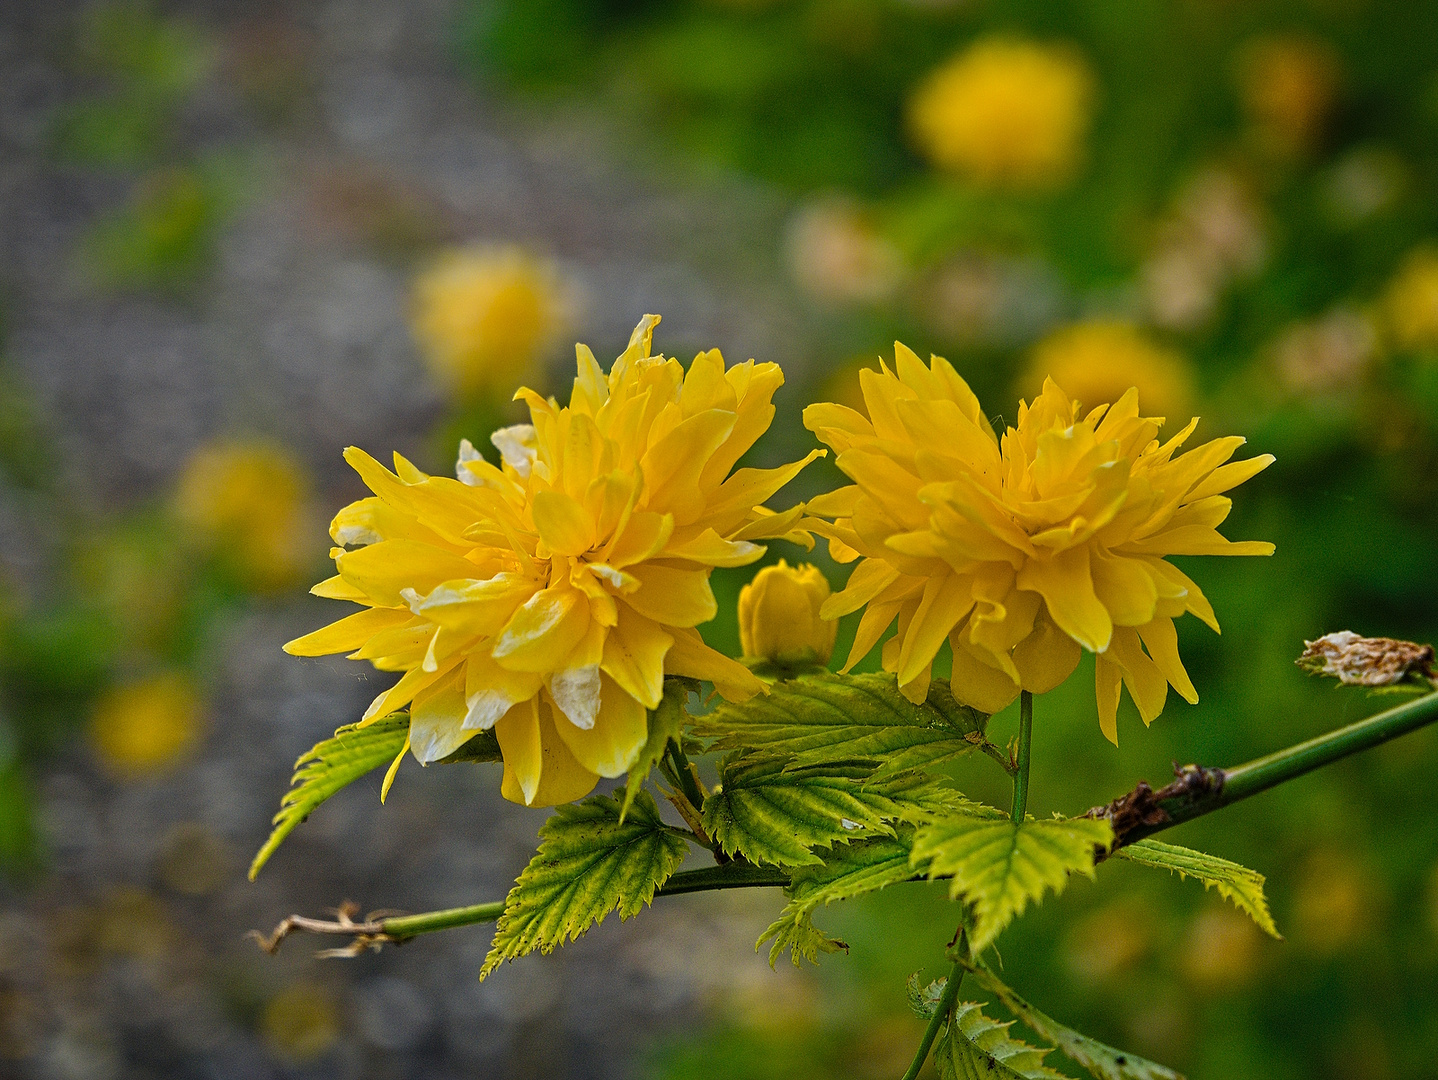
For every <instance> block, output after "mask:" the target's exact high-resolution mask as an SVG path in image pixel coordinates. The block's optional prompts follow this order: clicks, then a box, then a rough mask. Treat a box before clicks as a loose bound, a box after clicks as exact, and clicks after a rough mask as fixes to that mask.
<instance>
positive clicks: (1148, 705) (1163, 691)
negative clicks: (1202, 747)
mask: <svg viewBox="0 0 1438 1080" xmlns="http://www.w3.org/2000/svg"><path fill="white" fill-rule="evenodd" d="M1109 652H1110V654H1111V655H1112V657H1113V660H1114V661H1115V662H1116V663H1117V664H1118V665H1119V666H1120V667H1121V668H1122V669H1123V682H1124V685H1125V686H1127V687H1128V692H1129V693H1130V694H1131V695H1133V701H1134V704H1135V705H1137V706H1138V714H1139V716H1140V717H1142V718H1143V722H1144V724H1151V723H1153V722H1154V720H1155V719H1156V718H1157V717H1158V715H1159V713H1161V712H1163V706H1164V703H1165V702H1166V701H1167V700H1168V680H1167V679H1165V678H1164V677H1163V672H1161V671H1159V669H1158V665H1157V664H1155V663H1154V662H1153V660H1151V659H1150V658H1149V656H1148V654H1147V653H1145V652H1144V651H1143V647H1142V646H1141V645H1140V644H1139V638H1138V631H1136V630H1134V629H1133V628H1132V627H1128V626H1120V627H1119V628H1118V629H1116V630H1115V631H1114V635H1113V641H1112V643H1111V644H1110V647H1109Z"/></svg>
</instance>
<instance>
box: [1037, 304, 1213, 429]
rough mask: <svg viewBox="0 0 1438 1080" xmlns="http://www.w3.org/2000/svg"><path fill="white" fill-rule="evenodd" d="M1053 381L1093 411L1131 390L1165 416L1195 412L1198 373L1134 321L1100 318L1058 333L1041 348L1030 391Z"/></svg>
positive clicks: (1177, 354)
mask: <svg viewBox="0 0 1438 1080" xmlns="http://www.w3.org/2000/svg"><path fill="white" fill-rule="evenodd" d="M1046 377H1051V378H1052V379H1053V380H1054V382H1056V383H1058V384H1059V385H1060V386H1062V387H1063V388H1064V389H1065V390H1067V391H1068V392H1069V393H1070V394H1072V395H1073V396H1074V398H1075V399H1076V400H1078V401H1079V402H1081V403H1082V404H1083V405H1085V406H1087V407H1088V408H1093V407H1094V406H1095V405H1105V404H1109V403H1111V402H1115V401H1117V400H1118V399H1119V398H1121V397H1123V395H1124V394H1125V393H1126V392H1127V391H1128V390H1129V388H1130V387H1132V388H1133V389H1135V390H1137V391H1138V396H1139V400H1140V401H1142V402H1143V403H1144V405H1145V407H1147V408H1150V409H1152V410H1153V411H1154V412H1157V413H1161V414H1163V415H1164V416H1177V415H1181V414H1183V413H1186V412H1189V411H1190V410H1191V409H1192V408H1193V370H1192V369H1191V368H1190V367H1189V365H1188V362H1187V361H1186V360H1185V359H1184V358H1183V356H1181V355H1180V354H1179V353H1177V352H1175V351H1173V350H1172V349H1167V348H1164V347H1163V346H1162V345H1159V344H1158V343H1157V342H1155V341H1154V340H1153V339H1152V338H1150V337H1148V336H1147V335H1146V334H1145V333H1143V331H1141V330H1140V329H1139V328H1138V327H1137V326H1135V325H1134V324H1133V323H1129V322H1123V321H1120V320H1103V319H1095V320H1091V321H1088V322H1080V323H1074V324H1072V325H1070V326H1065V327H1062V328H1060V329H1058V330H1055V331H1053V332H1052V333H1050V334H1049V335H1048V336H1047V337H1045V338H1044V339H1043V340H1042V341H1040V342H1039V343H1038V344H1037V345H1036V346H1034V350H1033V354H1032V356H1031V358H1030V361H1029V369H1028V375H1027V376H1026V377H1025V384H1026V385H1025V391H1026V392H1030V393H1033V392H1037V391H1038V390H1039V388H1040V387H1042V386H1043V383H1044V379H1045V378H1046Z"/></svg>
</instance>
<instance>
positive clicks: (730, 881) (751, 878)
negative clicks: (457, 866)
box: [377, 862, 789, 938]
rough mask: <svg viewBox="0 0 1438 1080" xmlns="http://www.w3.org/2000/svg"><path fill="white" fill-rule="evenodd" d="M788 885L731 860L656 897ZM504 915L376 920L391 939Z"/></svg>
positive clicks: (676, 878)
mask: <svg viewBox="0 0 1438 1080" xmlns="http://www.w3.org/2000/svg"><path fill="white" fill-rule="evenodd" d="M788 884H789V875H788V874H786V873H784V872H782V871H780V870H775V869H772V868H770V867H765V866H754V865H753V864H751V863H741V862H731V863H725V864H724V865H723V866H706V867H703V868H702V869H699V870H682V871H680V872H679V873H677V874H675V875H673V876H672V877H671V878H670V879H669V880H668V881H666V882H665V883H664V885H663V886H661V887H660V888H659V889H657V890H655V895H656V896H681V895H683V894H684V893H693V892H709V891H711V890H714V889H752V888H763V887H765V886H774V887H779V886H784V885H788ZM503 914H504V901H503V900H496V901H493V902H491V903H488V904H472V905H471V906H469V907H460V908H448V909H446V910H444V911H426V912H425V913H424V914H422V915H396V916H392V917H390V918H388V919H380V920H377V921H378V925H379V929H380V931H381V932H382V933H385V934H388V935H389V936H390V937H392V938H409V937H414V936H415V935H416V934H428V933H431V932H432V931H435V930H452V929H454V928H455V927H457V926H472V925H474V924H476V923H487V922H494V921H495V920H496V919H498V918H499V917H500V916H501V915H503Z"/></svg>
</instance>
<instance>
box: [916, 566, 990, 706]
mask: <svg viewBox="0 0 1438 1080" xmlns="http://www.w3.org/2000/svg"><path fill="white" fill-rule="evenodd" d="M973 606H974V594H973V579H972V578H969V577H960V576H958V575H956V574H947V575H945V576H944V577H941V578H930V579H929V581H928V583H927V584H925V586H924V595H923V598H922V599H921V600H920V601H919V608H918V610H917V611H916V612H915V613H914V618H913V621H912V622H910V623H909V629H908V633H907V634H905V635H904V644H903V647H902V648H901V650H900V652H899V668H898V672H897V674H898V676H899V685H900V686H902V685H903V684H905V683H908V682H912V681H913V680H914V679H915V678H917V676H918V674H919V672H920V671H922V670H925V669H927V668H929V667H930V666H931V665H932V664H933V662H934V657H935V656H936V655H937V654H938V651H939V649H940V648H942V647H943V644H944V641H945V639H947V638H948V636H949V632H950V631H951V630H953V628H954V626H955V625H956V624H957V623H958V621H959V620H960V619H962V618H963V617H964V616H965V615H966V614H967V613H968V611H969V609H970V608H972V607H973Z"/></svg>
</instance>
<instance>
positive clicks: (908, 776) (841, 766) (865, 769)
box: [704, 756, 963, 866]
mask: <svg viewBox="0 0 1438 1080" xmlns="http://www.w3.org/2000/svg"><path fill="white" fill-rule="evenodd" d="M788 763H789V759H788V758H783V757H764V756H750V757H744V758H731V759H730V760H729V761H727V762H725V764H724V766H723V768H722V769H721V771H720V785H719V787H718V788H716V789H715V790H714V793H713V794H712V795H710V796H709V798H708V799H706V800H705V802H704V831H705V832H707V833H708V834H709V835H710V836H712V837H713V838H714V839H716V840H718V841H719V843H720V844H721V845H722V846H723V849H724V851H725V853H726V854H729V855H734V854H736V853H737V854H740V855H743V856H744V858H746V859H748V860H749V861H750V862H753V863H769V864H773V865H775V866H812V865H815V864H817V863H819V862H822V860H821V859H820V858H819V856H817V855H815V854H814V851H813V849H814V848H827V847H830V846H832V845H833V844H834V843H835V842H836V841H851V840H856V839H861V838H864V837H868V836H874V835H883V836H892V835H893V833H894V830H893V827H892V825H890V824H888V823H889V822H893V821H900V820H911V821H912V820H915V819H919V818H926V817H927V816H928V815H930V814H932V813H934V812H935V811H939V810H946V809H951V808H953V807H954V806H955V805H956V803H959V804H961V803H962V801H963V796H961V795H960V794H959V793H958V792H957V791H954V790H953V789H952V788H949V787H947V786H946V785H945V784H944V782H943V781H941V780H938V779H936V778H933V777H930V776H927V775H922V774H916V773H905V774H903V775H902V776H897V777H893V778H891V779H887V780H873V781H871V780H870V777H871V775H872V773H873V771H874V770H873V767H872V766H871V765H869V764H868V763H858V764H856V763H835V764H832V765H820V766H808V767H805V768H799V769H786V766H787V765H788Z"/></svg>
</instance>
